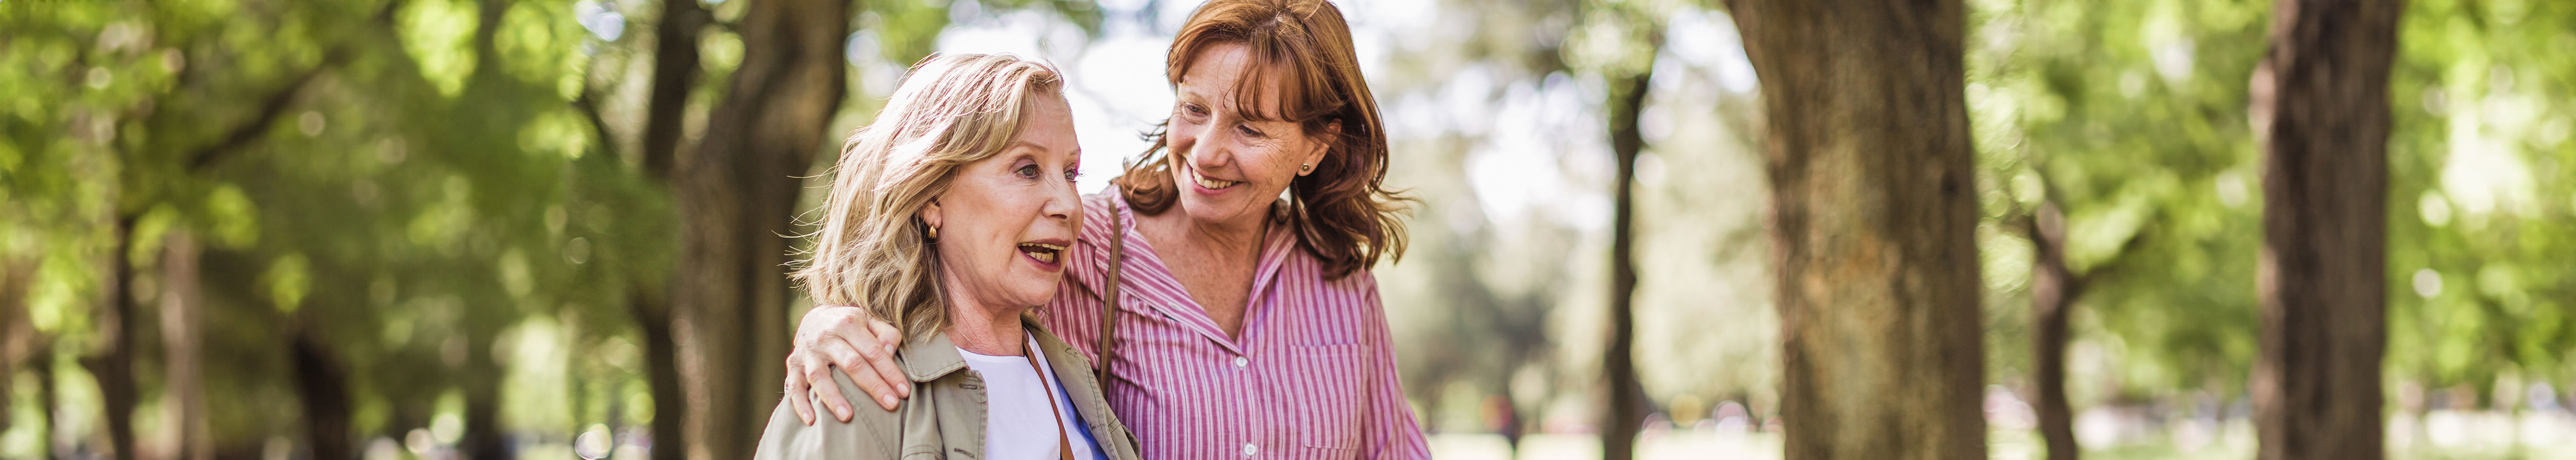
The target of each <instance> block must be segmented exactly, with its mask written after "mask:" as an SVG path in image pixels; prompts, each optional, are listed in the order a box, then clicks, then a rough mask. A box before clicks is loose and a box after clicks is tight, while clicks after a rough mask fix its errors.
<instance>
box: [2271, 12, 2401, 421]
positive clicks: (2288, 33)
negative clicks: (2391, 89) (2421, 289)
mask: <svg viewBox="0 0 2576 460" xmlns="http://www.w3.org/2000/svg"><path fill="white" fill-rule="evenodd" d="M2404 10H2405V4H2404V3H2403V2H2398V1H2366V2H2341V1H2323V0H2281V1H2279V2H2276V3H2274V4H2273V9H2272V32H2271V37H2272V45H2271V48H2270V49H2269V50H2267V51H2266V52H2265V53H2264V55H2263V61H2262V63H2261V64H2260V65H2259V66H2257V67H2256V68H2255V71H2254V79H2253V83H2252V91H2251V93H2252V94H2251V96H2252V98H2253V110H2252V111H2253V119H2254V126H2255V136H2256V137H2257V138H2258V139H2257V141H2258V142H2259V143H2260V144H2261V145H2262V147H2263V202H2264V205H2263V251H2262V254H2261V256H2260V257H2259V261H2260V262H2259V265H2257V268H2256V269H2257V275H2256V280H2257V281H2256V283H2257V289H2259V290H2260V295H2261V296H2262V299H2261V302H2262V324H2263V326H2262V328H2263V337H2262V344H2261V352H2260V353H2259V354H2258V355H2257V356H2256V358H2255V361H2254V375H2253V393H2254V395H2253V396H2254V418H2255V421H2254V427H2255V435H2256V439H2257V440H2258V441H2259V444H2260V446H2259V448H2257V449H2256V454H2255V457H2256V458H2260V459H2266V460H2286V459H2312V458H2313V459H2377V458H2381V457H2382V456H2383V455H2385V452H2384V451H2385V449H2386V447H2385V445H2384V442H2383V440H2382V433H2381V430H2382V429H2383V428H2382V426H2381V425H2382V424H2383V421H2382V417H2381V414H2380V399H2381V398H2382V397H2383V395H2382V392H2381V390H2380V377H2381V376H2380V356H2381V354H2382V352H2383V351H2384V350H2383V348H2384V347H2385V346H2386V338H2387V299H2386V295H2387V292H2388V291H2387V287H2386V285H2385V284H2386V277H2387V274H2386V273H2387V265H2388V260H2387V245H2388V241H2387V240H2388V238H2387V225H2386V223H2387V212H2388V211H2387V210H2388V206H2387V203H2388V196H2387V195H2388V155H2387V147H2388V124H2389V121H2388V118H2389V114H2388V69H2389V61H2390V59H2391V57H2392V56H2393V55H2394V54H2395V50H2396V47H2397V18H2398V15H2399V14H2400V13H2401V12H2403V11H2404Z"/></svg>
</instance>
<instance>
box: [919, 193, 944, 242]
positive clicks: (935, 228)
mask: <svg viewBox="0 0 2576 460" xmlns="http://www.w3.org/2000/svg"><path fill="white" fill-rule="evenodd" d="M939 221H940V217H939V199H938V198H932V199H930V204H929V205H926V206H922V207H921V223H922V224H923V225H928V226H930V234H931V235H933V236H931V238H938V236H937V235H939Z"/></svg>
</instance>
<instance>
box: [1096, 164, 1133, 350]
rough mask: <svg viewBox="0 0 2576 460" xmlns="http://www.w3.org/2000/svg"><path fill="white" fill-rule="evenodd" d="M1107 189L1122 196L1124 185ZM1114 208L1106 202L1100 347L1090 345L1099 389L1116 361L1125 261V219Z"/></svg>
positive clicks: (1116, 206)
mask: <svg viewBox="0 0 2576 460" xmlns="http://www.w3.org/2000/svg"><path fill="white" fill-rule="evenodd" d="M1110 190H1111V192H1110V193H1120V195H1119V196H1117V197H1116V198H1119V199H1124V198H1125V194H1124V193H1121V192H1125V191H1126V190H1125V188H1124V187H1113V188H1111V189H1110ZM1118 208H1119V206H1118V204H1117V203H1110V205H1109V235H1110V237H1109V277H1108V278H1109V282H1108V283H1107V284H1108V285H1109V290H1108V292H1107V293H1106V294H1105V295H1103V296H1101V299H1100V300H1101V302H1100V347H1099V348H1095V349H1094V350H1096V351H1098V354H1099V355H1100V362H1099V363H1096V364H1097V365H1095V366H1093V367H1095V368H1096V369H1092V372H1095V373H1098V374H1099V378H1100V390H1101V391H1102V392H1107V391H1109V366H1110V364H1111V363H1115V362H1117V361H1118V360H1117V357H1118V347H1117V345H1118V284H1119V283H1118V275H1119V274H1120V273H1123V272H1125V271H1126V270H1125V268H1126V267H1125V266H1126V262H1127V223H1126V221H1125V219H1124V216H1121V215H1120V213H1119V212H1118Z"/></svg>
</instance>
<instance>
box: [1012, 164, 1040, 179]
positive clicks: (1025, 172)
mask: <svg viewBox="0 0 2576 460" xmlns="http://www.w3.org/2000/svg"><path fill="white" fill-rule="evenodd" d="M1011 172H1012V173H1016V174H1019V175H1020V177H1026V178H1031V179H1035V178H1037V177H1038V165H1021V166H1020V169H1018V170H1015V171H1011Z"/></svg>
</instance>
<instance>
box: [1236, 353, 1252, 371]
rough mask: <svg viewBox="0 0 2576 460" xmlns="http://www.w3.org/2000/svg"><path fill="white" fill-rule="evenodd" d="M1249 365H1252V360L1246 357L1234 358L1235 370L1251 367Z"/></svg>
mask: <svg viewBox="0 0 2576 460" xmlns="http://www.w3.org/2000/svg"><path fill="white" fill-rule="evenodd" d="M1249 365H1252V358H1245V357H1241V356H1236V357H1234V368H1236V369H1242V368H1243V367H1244V366H1249Z"/></svg>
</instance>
